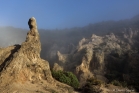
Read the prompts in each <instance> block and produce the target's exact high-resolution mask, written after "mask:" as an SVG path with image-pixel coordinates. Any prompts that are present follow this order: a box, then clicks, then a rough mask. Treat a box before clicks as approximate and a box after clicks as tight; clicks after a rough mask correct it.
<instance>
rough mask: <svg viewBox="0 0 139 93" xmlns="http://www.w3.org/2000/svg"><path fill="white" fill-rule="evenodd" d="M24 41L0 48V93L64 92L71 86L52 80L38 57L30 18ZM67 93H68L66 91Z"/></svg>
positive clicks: (36, 36) (34, 27)
mask: <svg viewBox="0 0 139 93" xmlns="http://www.w3.org/2000/svg"><path fill="white" fill-rule="evenodd" d="M28 25H29V28H30V31H29V32H28V34H27V37H26V40H25V42H23V43H22V44H21V45H14V46H10V47H7V48H2V49H0V91H3V93H19V92H20V93H35V92H43V93H52V91H53V92H54V91H55V92H59V93H68V92H69V89H71V90H72V88H71V87H69V86H67V85H65V84H62V83H59V82H58V81H56V80H54V79H53V78H52V75H51V71H50V67H49V63H48V61H46V60H43V59H41V58H40V52H41V43H40V37H39V33H38V30H37V23H36V19H35V18H34V17H32V18H30V19H29V21H28ZM70 92H71V91H70Z"/></svg>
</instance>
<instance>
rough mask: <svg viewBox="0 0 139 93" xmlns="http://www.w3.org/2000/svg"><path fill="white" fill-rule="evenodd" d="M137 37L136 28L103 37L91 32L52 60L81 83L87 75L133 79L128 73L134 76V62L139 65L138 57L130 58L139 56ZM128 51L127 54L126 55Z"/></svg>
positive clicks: (106, 80)
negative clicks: (76, 44) (70, 49)
mask: <svg viewBox="0 0 139 93" xmlns="http://www.w3.org/2000/svg"><path fill="white" fill-rule="evenodd" d="M138 36H139V32H138V30H137V29H134V30H133V29H131V28H128V29H125V30H124V31H123V32H121V33H120V34H114V33H110V34H107V35H105V36H97V35H95V34H93V35H92V36H91V37H90V38H83V39H82V40H80V42H79V44H78V46H76V48H74V49H73V50H74V52H72V53H69V54H62V53H60V52H58V54H57V60H55V62H56V63H58V65H55V68H56V66H57V67H59V66H60V67H63V68H62V69H63V70H69V71H72V72H74V73H75V74H76V76H77V77H78V79H79V80H80V84H81V85H83V84H84V82H85V81H86V79H88V78H90V77H96V78H97V79H99V80H101V81H103V82H111V81H112V80H119V81H121V82H123V81H127V80H125V78H126V76H127V78H128V77H130V78H133V77H132V76H130V75H131V73H132V74H134V76H136V79H137V77H138V76H137V75H135V71H137V66H138V65H136V66H135V64H138V62H137V61H139V60H138V59H137V57H134V58H133V55H136V56H137V55H139V54H138V45H139V41H138ZM129 54H130V56H127V55H129ZM128 59H132V61H133V59H134V62H131V61H129V60H128ZM135 59H136V61H135ZM129 64H132V66H131V65H129ZM129 68H132V71H128V70H130V69H129ZM133 69H134V70H135V71H134V70H133ZM127 73H128V75H127ZM129 73H130V75H129ZM125 74H126V75H125ZM134 79H135V78H134ZM132 84H133V82H132Z"/></svg>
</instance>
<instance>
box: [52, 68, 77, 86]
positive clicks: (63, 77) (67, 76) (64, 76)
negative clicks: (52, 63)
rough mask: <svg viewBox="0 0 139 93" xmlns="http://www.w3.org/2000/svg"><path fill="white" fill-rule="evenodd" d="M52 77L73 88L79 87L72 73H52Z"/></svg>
mask: <svg viewBox="0 0 139 93" xmlns="http://www.w3.org/2000/svg"><path fill="white" fill-rule="evenodd" d="M52 76H53V77H54V78H55V79H56V80H58V81H60V82H62V83H65V84H68V85H70V86H72V87H73V88H78V87H79V81H78V79H77V77H76V76H75V75H74V74H73V73H72V72H66V71H60V70H59V71H52Z"/></svg>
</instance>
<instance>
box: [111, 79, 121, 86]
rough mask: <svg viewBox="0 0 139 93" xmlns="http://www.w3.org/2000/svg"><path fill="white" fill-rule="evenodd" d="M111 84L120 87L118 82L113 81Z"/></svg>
mask: <svg viewBox="0 0 139 93" xmlns="http://www.w3.org/2000/svg"><path fill="white" fill-rule="evenodd" d="M111 84H113V85H115V86H122V85H121V83H120V82H119V81H118V80H113V81H112V82H111Z"/></svg>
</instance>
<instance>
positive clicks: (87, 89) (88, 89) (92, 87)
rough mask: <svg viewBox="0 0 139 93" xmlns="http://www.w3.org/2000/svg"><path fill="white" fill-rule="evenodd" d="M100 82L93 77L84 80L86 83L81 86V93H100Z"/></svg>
mask: <svg viewBox="0 0 139 93" xmlns="http://www.w3.org/2000/svg"><path fill="white" fill-rule="evenodd" d="M100 86H101V82H100V81H99V80H97V79H95V78H90V79H88V80H87V81H86V84H85V85H84V86H83V87H82V92H83V93H100V92H102V90H101V89H100Z"/></svg>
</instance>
